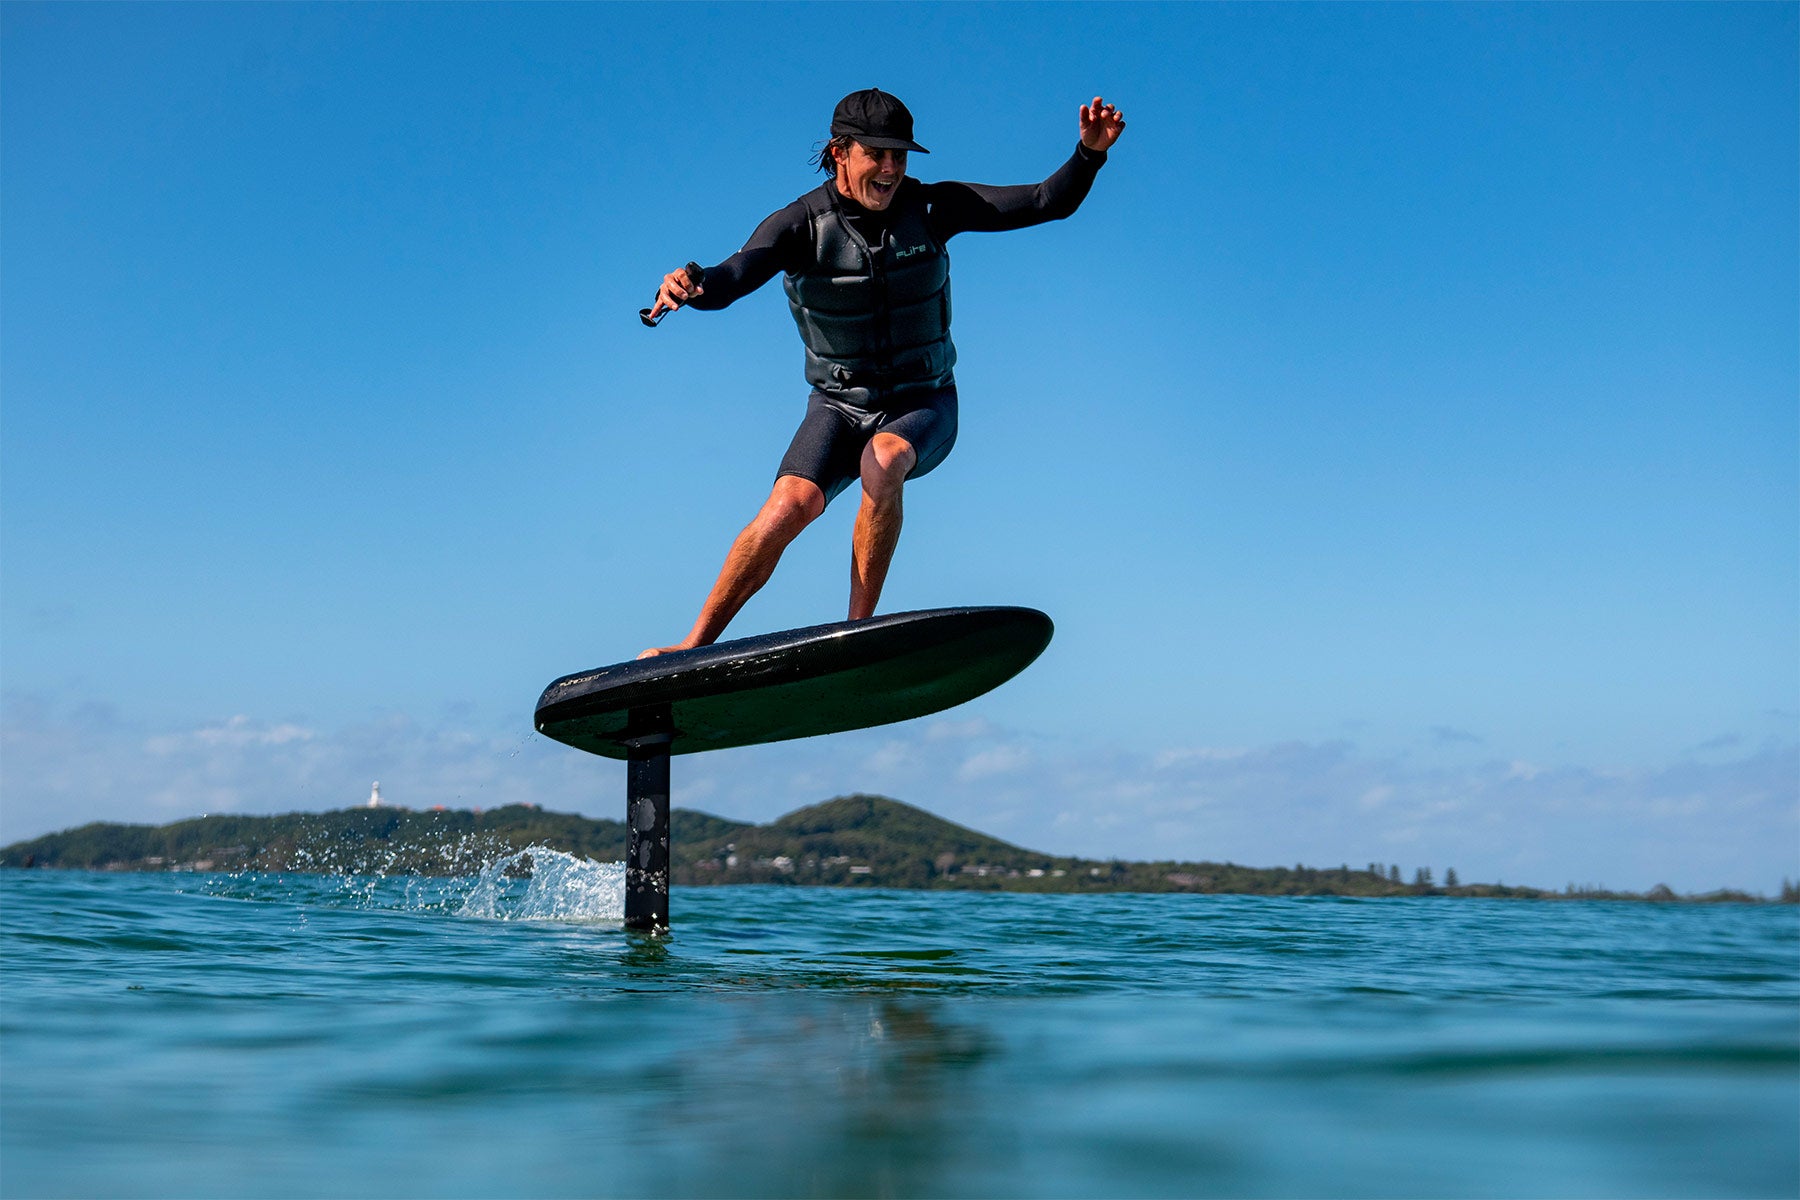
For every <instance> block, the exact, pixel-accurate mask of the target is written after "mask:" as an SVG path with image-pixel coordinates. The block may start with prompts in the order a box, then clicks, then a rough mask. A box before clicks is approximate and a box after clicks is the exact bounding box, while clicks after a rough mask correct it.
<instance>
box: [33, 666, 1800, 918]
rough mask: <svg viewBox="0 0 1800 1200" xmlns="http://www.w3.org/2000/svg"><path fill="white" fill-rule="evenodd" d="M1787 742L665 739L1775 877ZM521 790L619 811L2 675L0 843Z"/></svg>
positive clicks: (1017, 791) (468, 761)
mask: <svg viewBox="0 0 1800 1200" xmlns="http://www.w3.org/2000/svg"><path fill="white" fill-rule="evenodd" d="M1797 778H1800V752H1797V750H1796V746H1795V745H1794V744H1793V743H1792V742H1774V743H1769V744H1767V745H1764V746H1761V747H1759V748H1755V749H1749V750H1746V751H1745V752H1744V753H1742V754H1740V755H1739V756H1737V757H1734V758H1729V759H1726V758H1722V757H1721V756H1720V755H1719V754H1718V752H1717V751H1716V750H1715V751H1712V752H1710V753H1709V754H1707V755H1706V756H1705V757H1700V758H1695V757H1678V758H1676V759H1674V760H1673V761H1670V762H1665V763H1661V764H1636V765H1630V764H1628V765H1624V766H1621V765H1619V764H1603V765H1581V764H1562V765H1551V764H1545V763H1537V764H1527V763H1523V762H1516V761H1509V760H1508V759H1507V758H1506V757H1504V756H1503V755H1496V756H1495V757H1494V758H1493V759H1491V760H1488V761H1484V762H1476V763H1470V764H1462V765H1456V766H1447V765H1443V764H1438V765H1434V766H1421V765H1420V764H1419V763H1418V762H1416V761H1414V760H1412V759H1409V758H1407V757H1405V756H1403V755H1377V754H1370V753H1366V752H1363V751H1360V750H1359V749H1358V748H1357V747H1356V746H1355V745H1353V744H1352V743H1350V742H1347V741H1331V742H1319V743H1312V742H1280V743H1273V744H1269V745H1265V746H1245V747H1234V748H1230V749H1219V748H1208V747H1198V748H1195V747H1182V746H1162V747H1152V748H1148V749H1143V750H1136V749H1124V748H1119V747H1108V746H1102V745H1096V744H1087V743H1080V742H1078V741H1075V740H1072V739H1066V738H1063V739H1053V738H1049V737H1044V736H1039V735H1033V734H1029V733H1024V732H1021V731H1018V730H1009V729H1005V728H1001V727H999V726H996V725H994V724H992V723H991V722H988V721H986V720H983V719H973V720H961V719H959V720H936V721H933V720H925V721H918V722H909V723H907V724H903V725H898V726H891V727H888V728H886V729H881V730H865V731H861V732H858V733H850V734H841V735H836V736H833V737H829V738H814V739H808V740H806V741H802V742H790V743H783V744H780V745H775V746H759V747H749V748H745V749H742V750H730V751H720V752H717V753H714V754H707V755H694V756H682V757H679V758H677V759H676V760H675V764H674V769H673V777H672V782H673V786H674V795H675V803H676V804H678V805H684V806H687V807H694V808H703V809H704V810H706V811H709V812H714V813H718V814H720V815H723V816H729V817H736V818H740V819H745V820H758V821H762V820H769V819H772V818H774V817H776V816H779V815H781V814H782V813H784V812H787V811H790V810H792V809H794V808H797V807H799V806H801V805H803V804H811V803H816V802H818V801H820V800H824V799H827V798H829V797H831V796H834V795H840V794H844V793H849V792H855V791H870V792H881V793H883V794H886V795H890V796H894V797H896V798H898V799H901V800H905V801H908V802H909V803H913V804H917V805H919V806H920V807H923V808H926V809H929V810H931V811H932V812H935V813H938V814H939V815H941V816H943V817H945V818H947V819H949V820H952V821H956V822H958V823H959V824H963V825H968V826H971V827H973V828H976V829H980V830H982V831H984V832H987V833H992V834H994V835H995V836H998V837H1002V838H1006V839H1007V840H1009V841H1013V842H1017V843H1019V844H1021V845H1025V846H1030V847H1033V848H1036V849H1041V850H1044V851H1047V852H1051V853H1059V854H1082V855H1088V856H1092V857H1120V858H1184V859H1215V860H1230V861H1234V862H1240V863H1249V864H1254V865H1274V864H1286V863H1293V862H1296V861H1302V862H1306V863H1309V864H1313V865H1319V866H1335V865H1337V864H1338V863H1349V864H1351V865H1352V866H1357V867H1360V866H1363V865H1366V864H1367V863H1370V862H1381V863H1386V862H1389V861H1394V860H1402V861H1399V865H1400V866H1401V868H1402V871H1403V872H1404V874H1405V875H1406V877H1407V878H1411V876H1412V872H1413V870H1414V869H1416V868H1417V867H1420V866H1429V867H1431V868H1433V870H1434V871H1435V872H1436V873H1437V874H1439V875H1440V876H1441V875H1442V872H1443V870H1444V868H1446V867H1455V868H1456V869H1457V872H1458V874H1459V875H1461V877H1462V878H1463V879H1465V880H1469V881H1476V880H1485V881H1494V880H1503V881H1505V882H1508V883H1522V884H1532V885H1535V886H1540V887H1560V886H1561V885H1562V884H1563V883H1565V882H1569V881H1571V880H1573V881H1576V882H1584V883H1585V882H1598V883H1604V884H1607V885H1610V886H1614V887H1623V888H1631V889H1634V890H1643V889H1646V888H1648V887H1650V886H1652V885H1653V884H1656V883H1665V882H1666V883H1668V884H1669V885H1670V886H1672V887H1674V888H1676V889H1677V890H1680V891H1695V890H1705V889H1710V888H1714V887H1720V886H1734V887H1744V888H1749V889H1751V890H1755V891H1762V892H1770V891H1773V890H1774V889H1775V888H1776V887H1778V886H1779V884H1780V882H1781V880H1782V878H1783V877H1784V876H1785V877H1789V878H1800V848H1797V847H1800V784H1797V783H1796V780H1797ZM376 779H379V780H381V781H382V794H383V796H384V798H387V799H389V800H391V801H392V802H394V803H398V804H404V805H407V806H409V807H415V808H424V807H429V806H430V805H432V804H447V805H452V806H456V807H484V808H492V807H497V806H499V805H501V804H506V803H514V802H518V801H530V802H533V803H539V804H542V805H544V806H545V807H547V808H552V809H558V810H562V811H574V812H583V813H587V814H589V815H592V816H604V817H616V816H618V815H619V814H620V811H621V810H622V808H623V797H624V768H623V765H622V764H620V763H615V762H613V761H611V760H606V759H597V758H594V757H592V756H589V755H585V754H580V753H578V752H576V751H573V750H569V749H568V748H566V747H563V746H559V745H557V744H555V743H553V742H550V741H548V740H547V739H545V738H543V737H540V736H538V735H537V734H536V733H534V732H532V731H531V730H530V729H528V728H523V727H511V726H505V725H499V724H496V725H495V726H494V727H493V728H482V727H480V726H479V725H478V724H476V722H475V721H474V719H473V718H472V717H470V716H469V714H466V713H463V714H459V715H458V716H457V717H455V718H453V719H446V720H445V721H443V722H440V723H438V724H435V725H433V724H424V723H421V722H418V721H416V720H414V719H412V718H410V717H408V716H406V715H404V714H390V715H388V716H384V717H380V718H375V719H371V720H368V721H364V722H361V723H357V724H351V725H345V726H341V727H338V728H324V727H320V726H318V725H316V724H314V723H308V722H305V721H278V720H263V719H259V718H256V717H254V716H247V715H238V716H234V717H231V718H229V719H225V720H217V721H209V722H200V723H196V724H195V725H193V726H192V727H189V728H186V729H146V728H142V727H140V726H139V725H137V724H135V723H133V722H131V721H128V720H126V719H124V718H123V717H121V716H120V714H118V713H117V712H115V711H113V710H111V709H108V708H106V707H105V706H100V705H86V706H79V707H75V706H69V707H64V708H61V709H58V708H55V707H54V706H51V705H47V704H45V703H42V702H34V701H32V700H30V699H29V698H19V697H9V698H8V699H7V703H6V705H5V708H4V712H3V715H0V841H12V840H15V839H18V838H22V837H29V836H35V835H37V834H40V833H44V832H48V831H50V830H53V829H60V828H66V827H68V826H72V825H77V824H81V823H83V822H86V821H92V820H102V819H104V820H128V821H165V820H172V819H175V818H178V817H183V816H190V815H194V814H197V813H201V812H278V811H291V810H295V809H302V810H318V809H327V808H340V807H345V806H348V805H354V804H358V803H361V802H362V801H363V800H364V799H365V798H366V797H367V796H368V792H369V784H370V782H371V781H373V780H376Z"/></svg>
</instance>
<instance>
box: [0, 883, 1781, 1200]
mask: <svg viewBox="0 0 1800 1200" xmlns="http://www.w3.org/2000/svg"><path fill="white" fill-rule="evenodd" d="M536 866H537V869H536V871H535V873H534V875H533V876H532V877H531V878H530V879H529V880H524V879H515V878H511V877H510V876H509V875H508V874H507V873H505V872H503V871H501V870H498V869H491V870H489V871H488V872H487V873H485V874H483V875H481V876H480V877H476V878H470V879H460V880H423V879H410V880H409V879H380V878H345V877H333V876H323V875H319V876H307V875H289V876H268V875H260V876H258V875H250V876H200V875H105V874H85V873H72V872H70V873H65V872H48V871H32V872H21V871H11V872H5V873H3V874H0V904H3V907H0V932H3V935H4V959H3V961H4V972H5V974H4V979H3V987H4V993H3V1005H0V1193H3V1194H4V1195H5V1196H8V1197H28V1196H98V1195H106V1196H383V1197H387V1196H471V1197H477V1196H479V1197H487V1196H590V1195H591V1196H710V1195H746V1196H886V1195H892V1196H1138V1195H1144V1196H1507V1197H1512V1196H1621V1197H1623V1196H1631V1197H1639V1196H1646V1197H1654V1196H1704V1197H1713V1196H1794V1195H1796V1194H1800V913H1797V912H1796V910H1795V909H1794V908H1793V907H1792V906H1785V907H1776V906H1730V905H1720V906H1698V905H1695V906H1687V905H1680V906H1678V905H1655V904H1625V903H1602V902H1587V901H1568V902H1541V901H1540V902H1525V901H1482V900H1450V899H1405V900H1362V901H1359V900H1335V899H1273V898H1253V897H1229V896H1030V895H980V894H967V893H942V892H939V893H916V892H891V891H875V890H824V889H817V890H815V889H797V888H777V887H733V888H715V889H689V890H678V891H677V892H676V894H675V897H674V906H673V920H674V923H675V931H674V933H673V934H672V935H670V936H667V937H663V938H652V937H645V936H641V935H636V934H627V933H625V932H623V931H622V930H621V929H620V928H619V904H620V885H619V873H618V868H617V866H616V865H605V866H603V865H600V864H593V863H585V862H580V861H577V860H573V859H569V858H567V857H566V856H558V855H555V854H549V853H539V854H538V855H537V856H536Z"/></svg>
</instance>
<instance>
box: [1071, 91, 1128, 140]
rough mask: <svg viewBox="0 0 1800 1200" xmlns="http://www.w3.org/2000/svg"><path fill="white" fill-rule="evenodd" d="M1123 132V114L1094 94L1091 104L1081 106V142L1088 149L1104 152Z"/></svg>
mask: <svg viewBox="0 0 1800 1200" xmlns="http://www.w3.org/2000/svg"><path fill="white" fill-rule="evenodd" d="M1124 132H1125V114H1124V113H1122V112H1120V111H1119V110H1118V109H1116V108H1114V107H1113V106H1112V105H1110V104H1108V103H1107V102H1106V101H1104V100H1102V99H1101V98H1100V97H1098V96H1095V97H1094V102H1093V103H1092V104H1084V105H1082V106H1081V144H1082V145H1084V146H1086V147H1087V148H1088V149H1089V150H1098V151H1101V152H1102V153H1104V152H1105V151H1107V150H1110V149H1112V144H1113V143H1114V142H1116V141H1118V140H1119V135H1120V134H1121V133H1124Z"/></svg>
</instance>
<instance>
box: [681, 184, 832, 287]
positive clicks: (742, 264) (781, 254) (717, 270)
mask: <svg viewBox="0 0 1800 1200" xmlns="http://www.w3.org/2000/svg"><path fill="white" fill-rule="evenodd" d="M811 260H812V237H811V235H810V234H809V233H808V232H807V227H806V205H804V204H802V203H801V202H800V201H798V200H796V201H794V202H793V203H792V204H790V205H788V206H787V207H786V208H784V209H782V210H781V211H780V212H776V213H771V214H770V215H769V216H768V217H767V218H766V219H765V220H764V221H763V223H762V224H761V225H758V226H757V227H756V232H755V233H753V234H751V235H750V240H749V241H747V242H745V243H744V248H743V249H742V250H739V251H738V252H737V253H736V254H734V255H732V256H731V257H730V258H728V259H726V260H725V261H724V262H722V263H720V264H719V265H718V266H716V267H708V268H706V283H705V286H704V290H702V291H701V293H700V294H699V295H698V296H696V297H694V299H693V300H691V301H689V302H688V306H689V307H690V308H697V309H700V310H701V311H702V312H713V311H716V310H718V309H721V308H724V307H725V306H726V305H728V304H730V303H731V302H732V301H734V300H739V299H742V298H743V297H745V296H748V295H749V294H750V293H751V292H754V291H755V290H756V289H757V288H759V287H761V286H762V285H763V284H765V283H767V282H769V280H771V279H773V278H775V276H776V274H777V273H779V272H782V271H803V270H805V269H806V266H807V264H808V263H809V262H810V261H811Z"/></svg>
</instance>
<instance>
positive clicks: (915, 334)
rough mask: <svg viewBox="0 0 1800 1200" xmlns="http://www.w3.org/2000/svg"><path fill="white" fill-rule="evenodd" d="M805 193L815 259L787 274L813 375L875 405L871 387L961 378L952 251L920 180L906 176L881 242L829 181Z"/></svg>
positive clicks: (831, 391)
mask: <svg viewBox="0 0 1800 1200" xmlns="http://www.w3.org/2000/svg"><path fill="white" fill-rule="evenodd" d="M801 199H802V201H803V202H804V203H805V205H806V215H807V221H808V224H809V226H810V227H811V230H812V244H813V254H812V263H811V264H810V265H809V266H808V268H807V269H806V270H805V271H801V272H789V273H788V275H787V276H786V278H785V279H784V280H783V281H782V287H783V289H784V290H785V291H786V292H787V298H788V309H789V311H791V312H792V313H793V314H794V324H796V325H797V326H799V328H800V340H801V341H802V342H804V343H806V381H807V382H808V383H810V384H812V385H813V386H814V387H815V388H817V389H819V391H821V392H823V393H825V394H826V395H827V396H833V397H836V398H839V399H844V400H848V401H850V402H851V403H858V404H863V403H866V400H865V394H864V389H867V391H868V392H891V391H896V390H912V389H914V388H926V387H931V388H935V387H943V386H946V385H948V384H949V383H950V382H951V381H952V375H951V368H952V367H954V366H955V365H956V347H955V345H954V344H952V343H951V341H950V252H949V250H947V249H946V248H945V247H944V244H943V243H942V242H940V241H938V240H937V238H935V237H933V236H932V233H931V227H930V225H929V223H928V222H927V221H926V215H925V202H924V198H923V196H922V195H921V185H920V184H919V183H918V182H917V181H916V180H912V179H907V180H904V181H903V182H902V183H901V185H900V188H899V191H898V192H897V193H896V195H895V196H894V202H893V204H892V206H891V207H890V209H889V212H890V213H891V214H892V216H891V218H890V220H889V221H888V223H887V228H886V231H885V232H884V233H883V235H882V238H881V242H880V244H879V245H870V244H869V243H868V242H867V241H865V240H864V238H863V237H862V235H860V234H859V233H857V231H856V230H855V228H853V227H852V226H851V224H850V222H849V221H848V220H847V219H846V218H845V216H844V210H843V207H842V205H841V204H839V202H838V197H837V187H836V185H835V184H832V183H827V184H825V185H824V186H823V187H821V188H819V189H817V190H816V191H812V192H808V193H807V194H806V195H805V196H803V197H802V198H801Z"/></svg>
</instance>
